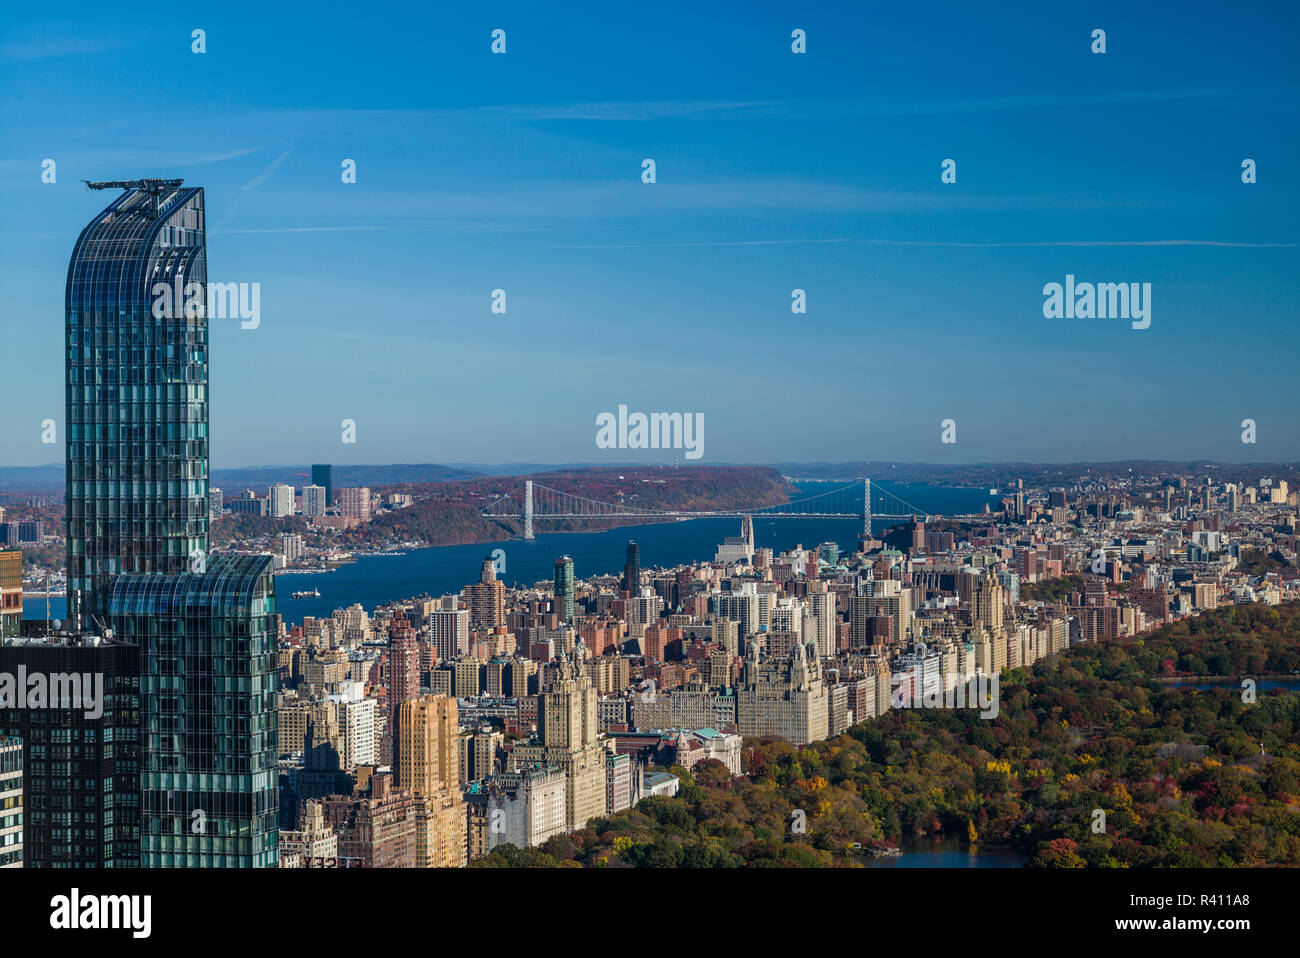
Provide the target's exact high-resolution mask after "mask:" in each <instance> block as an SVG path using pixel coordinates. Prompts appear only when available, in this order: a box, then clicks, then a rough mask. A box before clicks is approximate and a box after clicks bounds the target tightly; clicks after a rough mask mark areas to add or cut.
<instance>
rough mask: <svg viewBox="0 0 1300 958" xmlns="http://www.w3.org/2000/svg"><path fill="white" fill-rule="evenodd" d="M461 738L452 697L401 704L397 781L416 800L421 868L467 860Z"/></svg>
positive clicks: (417, 861) (417, 857)
mask: <svg viewBox="0 0 1300 958" xmlns="http://www.w3.org/2000/svg"><path fill="white" fill-rule="evenodd" d="M459 738H460V734H459V723H458V716H457V709H456V700H455V699H454V698H451V697H450V696H446V695H426V696H423V697H421V698H416V699H409V700H407V701H406V702H403V703H402V707H401V710H400V712H399V715H398V747H397V768H398V785H399V787H401V788H402V789H403V790H405V791H406V792H407V793H409V794H410V795H411V796H412V798H413V799H415V864H416V867H417V868H449V867H450V868H457V867H459V866H461V865H464V864H465V861H466V857H465V856H466V850H465V838H466V817H465V805H464V801H463V800H462V798H461V793H460V742H459Z"/></svg>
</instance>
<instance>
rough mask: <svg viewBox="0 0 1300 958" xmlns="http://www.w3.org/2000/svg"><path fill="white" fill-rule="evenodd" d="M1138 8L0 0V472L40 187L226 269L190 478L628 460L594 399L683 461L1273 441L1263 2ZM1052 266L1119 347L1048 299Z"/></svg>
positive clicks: (1285, 414)
mask: <svg viewBox="0 0 1300 958" xmlns="http://www.w3.org/2000/svg"><path fill="white" fill-rule="evenodd" d="M836 6H842V7H844V8H845V9H844V10H843V11H839V10H836V9H835V8H836ZM1134 6H1136V5H1133V4H1129V3H1113V4H1097V3H1088V4H1083V3H1078V4H1068V3H1067V4H1060V3H1050V4H1043V3H1029V4H1023V5H1017V6H1012V5H996V7H995V8H990V7H986V6H984V5H976V4H971V3H968V2H967V3H953V4H946V3H937V4H936V3H925V4H878V5H877V4H871V5H866V4H858V3H854V4H843V5H831V4H823V5H819V7H818V10H817V11H816V12H808V10H807V9H806V7H805V5H802V4H793V3H789V4H767V3H753V2H746V3H743V4H740V3H737V4H729V5H714V4H700V3H690V4H677V3H655V4H650V5H644V4H613V5H611V4H606V3H600V4H596V3H593V4H589V5H576V4H535V3H528V4H495V3H494V4H459V5H443V4H420V5H415V4H411V5H409V6H404V5H401V4H398V5H390V4H384V5H366V4H340V5H331V4H322V3H313V4H310V5H307V4H303V5H300V7H299V9H298V12H294V11H293V10H290V9H287V8H283V7H282V6H281V5H280V4H273V3H263V4H256V5H252V4H250V5H242V4H211V5H206V4H198V5H196V4H158V5H154V4H132V5H130V6H129V9H125V10H122V11H118V12H114V13H112V14H110V13H107V12H105V9H104V6H103V5H102V4H98V3H96V4H83V3H77V2H72V3H66V4H62V5H59V6H58V7H57V8H55V7H50V6H48V5H41V4H37V5H31V4H22V5H19V4H11V5H8V6H7V7H6V9H5V12H4V14H3V21H2V22H0V206H2V207H3V210H4V228H3V238H2V239H0V243H2V244H3V246H2V247H0V253H2V255H0V288H3V291H4V303H3V307H4V319H3V325H2V326H0V343H3V346H2V347H0V352H2V353H3V357H2V359H0V363H2V365H0V465H34V464H40V463H46V462H53V461H61V459H62V446H61V445H60V446H58V447H51V446H43V445H41V443H40V422H41V420H43V419H46V418H53V419H55V420H57V421H58V423H59V428H60V432H59V439H60V442H61V440H62V438H63V435H62V419H63V399H62V394H63V367H62V361H61V350H62V342H63V295H64V281H65V277H66V270H67V262H68V257H69V255H70V253H71V250H72V245H73V242H74V241H75V239H76V236H77V233H78V231H79V230H80V229H81V227H82V226H83V225H84V224H85V223H86V222H87V221H88V220H89V219H90V218H91V217H92V216H93V215H94V214H95V213H96V212H98V211H99V210H100V209H101V208H102V207H103V206H105V205H106V204H107V202H108V201H109V199H110V198H111V194H109V193H98V194H97V193H91V192H88V191H87V190H86V189H85V188H84V186H82V184H81V183H80V182H79V181H80V180H81V179H82V178H87V179H109V178H128V177H138V176H179V177H184V178H185V180H186V182H187V183H190V184H195V185H201V186H203V187H205V188H206V190H207V203H208V211H209V213H208V264H209V278H210V279H212V280H214V281H227V282H258V283H260V284H261V290H262V294H261V308H262V316H261V326H260V328H258V329H256V330H242V329H240V328H239V324H238V323H237V322H235V321H230V320H226V321H214V323H213V332H212V348H211V398H212V405H211V432H212V446H211V450H212V465H213V466H214V467H216V468H223V467H233V466H242V465H253V464H265V463H286V462H313V461H332V462H337V463H382V462H395V461H400V462H456V461H462V462H463V461H480V462H502V461H540V462H565V461H596V462H598V461H601V459H602V458H603V457H608V458H610V459H612V460H613V459H616V460H619V461H627V460H629V459H632V458H635V455H636V454H635V453H629V452H626V451H617V450H615V451H602V450H598V449H597V448H596V446H595V441H594V440H595V431H596V430H595V417H596V415H597V414H598V413H600V412H603V411H614V410H616V409H617V406H618V405H619V404H620V403H625V404H627V405H628V406H629V407H630V408H631V409H632V410H643V411H682V412H700V413H703V414H704V416H705V421H706V429H705V447H704V452H705V455H704V458H703V460H702V461H703V462H704V463H706V464H707V463H709V462H772V461H780V460H813V459H819V460H847V459H870V460H882V459H900V460H901V459H906V460H924V461H931V462H972V461H991V460H1008V459H1017V460H1039V461H1063V460H1081V459H1117V458H1129V457H1143V458H1175V459H1193V458H1200V457H1212V458H1217V459H1223V460H1229V461H1234V460H1235V461H1246V460H1257V461H1258V460H1263V461H1278V460H1293V459H1296V458H1300V415H1297V413H1298V412H1300V398H1298V392H1297V388H1296V382H1297V379H1298V378H1300V377H1298V376H1297V372H1296V338H1297V328H1296V321H1297V305H1296V304H1297V301H1298V300H1297V291H1298V290H1297V286H1298V284H1300V270H1298V269H1297V265H1298V261H1300V248H1298V247H1297V246H1296V245H1295V244H1297V242H1300V235H1298V234H1300V229H1298V224H1300V215H1297V214H1300V208H1298V204H1297V188H1298V187H1297V183H1300V142H1298V140H1300V137H1298V136H1297V129H1298V128H1300V122H1298V120H1300V117H1297V110H1296V107H1297V103H1298V102H1300V96H1298V93H1300V77H1297V73H1298V72H1300V68H1298V67H1297V63H1298V62H1300V60H1298V58H1297V57H1296V55H1295V50H1294V43H1295V38H1296V36H1297V32H1298V31H1297V27H1298V26H1300V23H1298V21H1300V15H1297V13H1296V8H1295V5H1294V4H1289V3H1277V4H1258V5H1256V4H1250V3H1246V4H1240V3H1236V4H1231V5H1226V4H1225V5H1222V6H1220V5H1217V4H1216V5H1213V6H1210V5H1203V6H1202V5H1199V4H1172V3H1170V4H1161V5H1158V6H1161V7H1163V8H1164V10H1163V11H1161V12H1158V13H1157V12H1151V11H1145V12H1144V11H1140V10H1134V9H1131V8H1132V7H1134ZM1142 6H1148V5H1145V4H1144V5H1142ZM849 11H852V12H849ZM55 16H57V17H58V18H59V19H57V20H56V19H51V18H52V17H55ZM498 27H500V28H503V29H505V30H506V31H507V53H506V54H505V55H503V56H494V55H492V54H491V53H490V51H489V46H490V42H491V41H490V33H491V31H492V30H493V29H494V28H498ZM796 27H797V28H802V29H804V30H806V31H807V44H808V52H807V53H806V54H804V55H795V54H793V53H791V51H790V43H791V41H790V33H791V30H793V29H794V28H796ZM1098 27H1100V28H1103V29H1105V30H1106V32H1107V52H1106V53H1105V54H1104V55H1094V54H1092V53H1091V52H1090V45H1091V40H1090V34H1091V32H1092V30H1093V29H1094V28H1098ZM194 28H202V29H204V30H206V32H207V52H206V53H204V54H202V55H198V54H194V53H191V52H190V47H191V38H190V34H191V30H193V29H194ZM647 157H649V158H653V159H654V160H655V161H656V164H657V179H658V182H657V183H655V184H653V185H646V184H643V183H642V182H641V176H640V174H641V161H642V159H643V158H647ZM949 157H951V158H953V159H955V160H956V161H957V183H956V184H954V185H943V184H941V183H940V163H941V161H942V160H944V159H945V158H949ZM1246 157H1250V158H1253V159H1255V160H1256V161H1257V163H1258V182H1257V183H1256V184H1254V185H1249V186H1247V185H1243V184H1242V183H1241V161H1242V159H1243V158H1246ZM45 158H52V159H54V160H55V161H56V163H57V178H58V179H57V183H55V184H54V185H47V184H43V183H42V182H41V162H42V160H43V159H45ZM344 158H352V159H354V160H356V162H357V166H358V177H357V179H358V182H357V183H356V184H355V185H344V184H343V183H341V182H340V175H339V174H340V163H341V162H342V160H343V159H344ZM1187 240H1194V241H1207V242H1208V243H1210V244H1213V245H1176V244H1174V245H1171V244H1169V243H1168V242H1167V241H1187ZM1151 244H1159V245H1151ZM1270 244H1272V245H1270ZM1278 244H1281V245H1278ZM1067 273H1073V274H1075V275H1076V276H1077V277H1078V278H1079V279H1080V280H1081V281H1082V280H1092V281H1097V282H1106V281H1136V282H1150V283H1151V284H1152V287H1153V291H1152V323H1151V327H1150V328H1149V329H1147V330H1143V331H1135V330H1133V329H1131V328H1130V327H1129V324H1128V323H1126V322H1124V321H1122V320H1095V319H1094V320H1063V319H1060V320H1048V319H1044V317H1043V315H1042V305H1043V294H1042V287H1043V285H1044V284H1045V283H1048V282H1053V281H1055V282H1062V281H1063V280H1064V278H1065V275H1066V274H1067ZM796 287H799V288H803V289H805V290H806V291H807V296H808V312H807V314H806V315H794V314H792V313H791V311H790V292H791V290H792V289H793V288H796ZM495 288H503V289H505V290H506V293H507V304H508V312H507V313H506V314H505V315H493V314H492V313H491V311H490V309H489V306H490V292H491V291H492V290H493V289H495ZM1247 417H1250V418H1253V419H1255V420H1256V421H1257V423H1258V437H1259V440H1258V443H1257V445H1254V446H1247V445H1243V444H1242V443H1241V441H1240V434H1241V429H1240V422H1241V420H1242V419H1244V418H1247ZM345 418H350V419H354V420H355V421H356V423H357V437H358V442H357V443H356V444H355V445H344V444H342V443H341V442H340V428H339V424H340V421H341V420H342V419H345ZM945 418H952V419H955V420H956V422H957V426H958V433H957V436H958V442H957V443H956V444H954V445H944V444H941V443H940V441H939V439H940V425H939V424H940V421H941V420H942V419H945ZM669 455H670V454H669ZM645 458H646V460H647V461H664V460H665V459H666V458H668V455H665V454H663V453H652V454H647V455H646V456H645Z"/></svg>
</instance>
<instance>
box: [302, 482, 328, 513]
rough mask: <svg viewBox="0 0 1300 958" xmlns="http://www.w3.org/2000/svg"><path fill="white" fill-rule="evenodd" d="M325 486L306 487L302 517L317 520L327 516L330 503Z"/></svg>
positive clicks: (303, 492)
mask: <svg viewBox="0 0 1300 958" xmlns="http://www.w3.org/2000/svg"><path fill="white" fill-rule="evenodd" d="M326 496H327V494H326V492H325V487H324V486H316V485H312V486H304V487H303V490H302V517H303V518H304V519H315V518H316V517H318V516H323V515H325V509H326V503H327V501H328V499H327V497H326Z"/></svg>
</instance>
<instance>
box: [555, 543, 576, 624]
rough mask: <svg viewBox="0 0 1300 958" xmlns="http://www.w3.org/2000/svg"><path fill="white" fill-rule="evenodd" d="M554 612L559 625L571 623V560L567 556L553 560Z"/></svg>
mask: <svg viewBox="0 0 1300 958" xmlns="http://www.w3.org/2000/svg"><path fill="white" fill-rule="evenodd" d="M555 611H556V612H557V613H559V616H560V622H561V624H565V625H568V624H570V623H572V622H573V560H572V559H571V558H569V557H568V556H560V557H559V558H558V559H556V560H555Z"/></svg>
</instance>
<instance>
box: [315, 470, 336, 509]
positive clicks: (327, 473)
mask: <svg viewBox="0 0 1300 958" xmlns="http://www.w3.org/2000/svg"><path fill="white" fill-rule="evenodd" d="M311 484H312V485H313V486H323V487H324V488H325V505H327V506H330V505H333V504H334V469H333V467H332V466H330V464H329V463H325V462H318V463H316V464H315V465H313V466H312V467H311Z"/></svg>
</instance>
